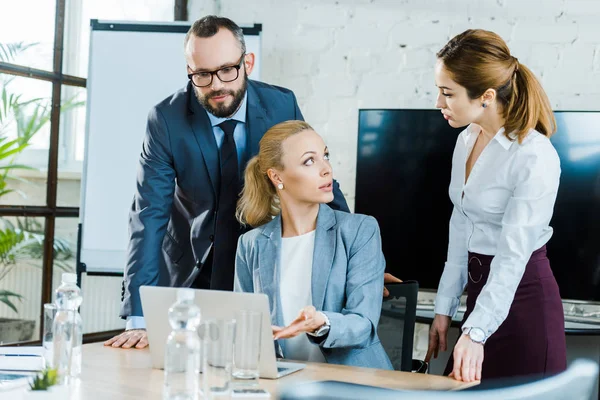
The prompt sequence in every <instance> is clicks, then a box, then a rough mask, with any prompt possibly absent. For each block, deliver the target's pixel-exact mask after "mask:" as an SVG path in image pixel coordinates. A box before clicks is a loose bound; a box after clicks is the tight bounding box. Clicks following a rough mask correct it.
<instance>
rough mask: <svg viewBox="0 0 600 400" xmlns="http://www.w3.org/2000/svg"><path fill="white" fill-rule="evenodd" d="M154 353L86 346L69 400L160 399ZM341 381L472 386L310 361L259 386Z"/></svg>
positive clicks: (402, 386) (274, 390)
mask: <svg viewBox="0 0 600 400" xmlns="http://www.w3.org/2000/svg"><path fill="white" fill-rule="evenodd" d="M151 365H152V364H151V361H150V352H149V350H148V349H144V350H135V349H133V350H123V349H113V348H111V347H104V346H103V345H102V343H92V344H86V345H84V346H83V366H82V374H81V380H80V381H79V382H77V383H75V384H74V385H73V387H72V388H71V400H95V399H102V400H106V399H110V400H129V399H144V400H153V399H160V398H161V395H162V388H163V380H164V379H163V371H162V370H157V369H152V366H151ZM318 380H337V381H344V382H354V383H359V384H364V385H372V386H380V387H386V388H394V389H412V390H460V389H464V388H467V387H469V386H472V385H473V384H465V383H462V382H457V381H455V380H453V379H451V378H447V377H442V376H436V375H425V374H416V373H409V372H398V371H385V370H378V369H371V368H356V367H346V366H340V365H333V364H320V363H307V367H306V368H305V369H304V370H302V371H299V372H296V373H293V374H291V375H288V376H286V377H284V378H281V379H276V380H270V379H261V380H260V386H261V387H262V388H264V389H267V390H268V391H269V392H271V395H272V397H271V398H276V394H277V391H278V389H279V388H281V387H283V386H284V385H288V384H290V383H299V382H305V381H318Z"/></svg>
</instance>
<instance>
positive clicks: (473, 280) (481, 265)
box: [467, 256, 483, 283]
mask: <svg viewBox="0 0 600 400" xmlns="http://www.w3.org/2000/svg"><path fill="white" fill-rule="evenodd" d="M473 260H477V262H478V263H479V267H483V264H482V263H481V260H480V259H479V258H477V257H476V256H473V257H471V258H469V263H468V265H471V261H473ZM468 265H467V268H468ZM468 273H469V279H470V280H471V282H473V283H479V282H480V281H481V278H483V272H482V273H481V274H480V275H479V279H477V280H475V279H473V277H472V276H471V271H468Z"/></svg>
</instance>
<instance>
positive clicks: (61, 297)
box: [53, 273, 83, 383]
mask: <svg viewBox="0 0 600 400" xmlns="http://www.w3.org/2000/svg"><path fill="white" fill-rule="evenodd" d="M55 294H56V306H57V308H58V310H57V312H56V316H55V317H54V324H53V331H54V363H53V364H54V368H56V369H57V370H58V376H59V381H61V382H62V383H67V382H68V379H67V377H71V378H78V377H79V376H80V374H81V346H82V341H83V323H82V321H81V315H80V314H79V311H78V310H79V306H80V305H81V302H82V301H83V297H82V296H81V289H79V286H77V275H76V274H72V273H64V274H62V283H61V285H60V286H59V287H58V288H57V289H56V292H55Z"/></svg>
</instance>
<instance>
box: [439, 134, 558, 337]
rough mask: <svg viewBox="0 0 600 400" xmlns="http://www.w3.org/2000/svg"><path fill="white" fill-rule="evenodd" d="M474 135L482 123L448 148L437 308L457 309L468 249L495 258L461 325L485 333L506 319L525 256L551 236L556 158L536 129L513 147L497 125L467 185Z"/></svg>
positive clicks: (447, 311) (442, 310) (446, 312)
mask: <svg viewBox="0 0 600 400" xmlns="http://www.w3.org/2000/svg"><path fill="white" fill-rule="evenodd" d="M479 134H480V127H479V126H477V125H474V124H472V125H470V126H469V127H467V129H465V130H464V131H463V132H462V133H461V134H460V135H459V137H458V140H457V142H456V147H455V149H454V155H453V158H452V174H451V180H450V190H449V193H450V200H452V203H453V204H454V210H453V212H452V217H451V218H450V237H449V244H448V258H447V261H446V265H445V266H444V272H443V274H442V278H441V280H440V285H439V288H438V294H437V297H436V301H435V313H436V314H442V315H450V316H452V315H454V314H455V313H456V310H457V309H458V306H459V302H460V296H461V294H462V293H463V291H464V288H465V285H466V283H467V279H468V270H467V266H468V260H467V258H468V255H467V252H468V251H471V252H474V253H479V254H486V255H493V256H494V259H493V261H492V263H491V266H490V275H489V277H488V280H487V283H486V285H485V286H484V287H483V289H482V291H481V293H480V294H479V297H478V299H477V302H476V305H475V308H474V310H473V312H472V313H471V315H470V316H469V318H468V319H467V321H465V324H464V326H463V328H464V329H466V328H470V327H477V328H481V329H483V330H484V331H485V333H486V335H487V336H488V337H489V336H490V335H491V334H493V333H494V332H495V331H496V330H497V329H498V327H499V326H500V324H501V323H502V322H503V321H504V320H505V319H506V316H507V315H508V311H509V309H510V306H511V304H512V301H513V298H514V295H515V292H516V290H517V286H518V285H519V282H520V281H521V278H522V277H523V273H524V271H525V266H526V265H527V262H528V261H529V258H530V257H531V253H533V251H535V250H537V249H539V248H540V247H542V246H543V245H544V244H546V242H548V240H549V239H550V237H551V236H552V228H551V227H550V226H549V225H548V224H549V223H550V219H551V218H552V211H553V208H554V202H555V200H556V193H557V191H558V183H559V178H560V160H559V158H558V154H557V153H556V150H555V149H554V147H553V146H552V144H551V143H550V140H549V139H548V138H547V137H546V136H544V135H542V134H541V133H539V132H537V131H535V130H531V131H530V132H529V134H528V135H527V136H526V138H525V139H524V140H523V143H522V144H519V143H518V141H516V140H515V141H511V140H509V139H508V138H507V137H506V136H505V135H504V128H502V129H500V131H498V133H496V136H494V138H493V139H492V140H491V141H490V142H489V143H488V145H487V146H486V147H485V148H484V149H483V152H482V153H481V155H480V156H479V158H478V159H477V161H476V162H475V165H474V166H473V169H472V170H471V174H470V175H469V179H468V181H467V183H466V184H465V168H466V162H467V159H468V157H469V155H470V153H471V151H472V150H473V146H474V144H475V141H476V140H477V137H478V135H479ZM463 193H464V195H463Z"/></svg>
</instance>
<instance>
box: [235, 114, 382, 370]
mask: <svg viewBox="0 0 600 400" xmlns="http://www.w3.org/2000/svg"><path fill="white" fill-rule="evenodd" d="M333 184H334V181H333V177H332V170H331V164H330V163H329V150H328V149H327V147H326V146H325V143H324V142H323V139H322V138H321V137H320V136H319V135H318V134H317V133H315V131H314V130H313V129H312V128H311V127H310V125H308V124H307V123H306V122H302V121H287V122H282V123H280V124H277V125H275V126H274V127H272V128H271V129H269V130H268V131H267V132H266V133H265V135H264V136H263V138H262V139H261V141H260V149H259V152H258V155H257V156H255V157H253V158H252V159H251V160H250V161H249V162H248V166H247V167H246V172H245V183H244V189H243V192H242V196H241V198H240V201H239V203H238V219H239V220H240V221H241V222H243V223H245V224H248V225H250V226H253V227H258V228H256V229H253V230H251V231H250V232H248V233H246V234H244V235H242V236H241V237H240V240H239V242H238V249H237V255H236V262H235V280H234V290H236V291H244V292H261V293H265V294H267V296H268V297H269V303H270V309H271V321H272V323H273V336H274V338H275V339H285V340H278V342H279V344H280V346H281V349H282V352H283V356H284V357H285V358H290V359H295V360H307V361H317V362H324V361H327V362H329V363H335V364H345V365H353V366H361V367H370V368H383V369H391V368H392V365H391V363H390V361H389V359H388V357H387V355H386V353H385V350H384V349H383V346H382V345H381V342H380V341H379V337H378V336H377V324H378V322H379V316H380V314H381V302H382V297H383V296H382V293H383V280H384V275H383V274H384V272H383V271H384V269H385V259H384V257H383V253H382V250H381V237H380V234H379V226H378V224H377V221H376V220H375V219H374V218H373V217H367V216H365V215H360V214H350V213H346V212H342V211H334V210H332V209H331V208H329V207H328V206H327V205H326V203H329V202H330V201H331V200H333V193H332V189H333Z"/></svg>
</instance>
